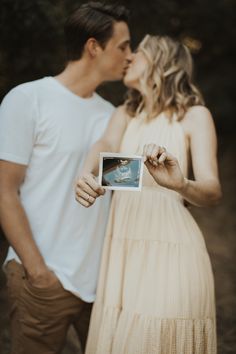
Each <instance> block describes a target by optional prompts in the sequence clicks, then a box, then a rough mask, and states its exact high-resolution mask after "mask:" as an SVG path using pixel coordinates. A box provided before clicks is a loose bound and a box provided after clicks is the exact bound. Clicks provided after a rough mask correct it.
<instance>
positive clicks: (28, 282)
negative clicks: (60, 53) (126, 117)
mask: <svg viewBox="0 0 236 354" xmlns="http://www.w3.org/2000/svg"><path fill="white" fill-rule="evenodd" d="M65 38H66V47H67V56H68V62H67V65H66V68H65V70H64V71H63V72H62V73H61V74H59V75H58V76H56V77H55V78H53V77H46V78H43V79H40V80H37V81H33V82H30V83H26V84H22V85H19V86H17V87H16V88H14V89H13V90H12V91H11V92H10V93H9V94H8V95H7V96H6V97H5V99H4V100H3V103H2V106H1V116H0V159H1V161H0V217H1V225H2V227H3V230H4V232H5V235H6V237H7V239H8V241H9V243H10V245H11V248H10V250H9V252H8V256H7V260H6V273H7V281H8V289H9V298H10V306H11V309H10V318H11V331H12V336H11V337H12V353H18V354H20V353H22V354H31V353H33V354H49V353H50V354H53V353H59V352H60V351H61V349H62V347H63V344H64V341H65V337H66V333H67V330H68V327H69V325H70V324H73V325H74V327H75V329H76V331H77V333H78V335H79V338H80V341H81V344H82V347H83V348H84V346H85V341H86V336H87V330H88V323H89V315H90V310H91V303H92V302H93V301H94V297H95V288H96V281H97V274H98V268H99V260H100V252H101V248H102V242H103V237H104V230H105V221H106V217H107V212H108V204H109V200H108V199H109V198H108V199H107V198H105V197H104V200H103V204H100V205H99V204H97V205H95V206H94V207H93V209H92V211H91V210H89V211H88V210H86V209H85V208H83V207H80V206H79V205H78V203H77V202H76V201H75V198H74V185H73V184H74V180H75V178H76V174H77V173H78V170H79V169H80V168H81V165H82V163H83V159H84V157H85V155H86V152H87V151H88V149H89V147H90V146H91V144H93V143H94V142H95V140H97V139H98V138H99V137H100V136H101V134H102V133H103V131H104V129H105V126H106V124H107V122H108V120H109V117H110V116H111V113H112V111H113V109H114V108H113V106H112V105H111V104H110V103H108V102H107V101H105V100H104V99H102V98H101V97H100V96H99V95H98V94H97V93H95V90H96V88H97V87H98V85H100V84H101V83H102V82H104V81H111V80H120V79H121V78H122V76H123V74H124V72H125V70H126V67H127V65H128V62H129V60H130V56H131V52H130V35H129V30H128V26H127V11H126V9H125V8H124V7H122V6H115V7H114V6H110V5H102V4H100V3H97V2H90V3H87V4H84V5H82V6H81V7H80V8H79V9H78V10H77V11H75V12H74V13H73V14H72V15H71V16H70V17H69V19H68V20H67V22H66V25H65Z"/></svg>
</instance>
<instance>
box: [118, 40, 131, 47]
mask: <svg viewBox="0 0 236 354" xmlns="http://www.w3.org/2000/svg"><path fill="white" fill-rule="evenodd" d="M130 42H131V40H130V39H126V40H125V41H123V42H121V43H120V44H119V46H120V45H128V44H130Z"/></svg>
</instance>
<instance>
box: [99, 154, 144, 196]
mask: <svg viewBox="0 0 236 354" xmlns="http://www.w3.org/2000/svg"><path fill="white" fill-rule="evenodd" d="M142 177H143V157H142V156H136V155H123V154H120V153H108V152H102V153H100V163H99V177H98V183H99V184H100V185H101V186H102V187H103V188H104V189H110V190H123V191H124V190H126V191H140V190H141V188H142Z"/></svg>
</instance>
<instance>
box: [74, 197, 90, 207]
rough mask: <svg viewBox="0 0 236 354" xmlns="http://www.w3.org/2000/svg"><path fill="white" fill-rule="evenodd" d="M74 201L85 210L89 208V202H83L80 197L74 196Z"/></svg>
mask: <svg viewBox="0 0 236 354" xmlns="http://www.w3.org/2000/svg"><path fill="white" fill-rule="evenodd" d="M75 199H76V200H77V202H78V203H80V204H81V205H83V206H84V207H85V208H88V207H89V206H90V204H89V202H86V200H84V199H83V198H81V197H78V196H77V195H76V197H75Z"/></svg>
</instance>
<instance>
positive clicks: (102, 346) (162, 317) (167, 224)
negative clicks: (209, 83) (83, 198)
mask: <svg viewBox="0 0 236 354" xmlns="http://www.w3.org/2000/svg"><path fill="white" fill-rule="evenodd" d="M148 143H156V144H158V145H160V146H164V147H165V148H166V149H167V150H168V151H169V152H170V153H172V154H173V155H174V156H175V157H176V158H177V159H178V161H179V164H180V167H181V169H182V171H183V173H184V175H185V176H187V149H186V143H185V135H184V131H183V128H182V125H181V124H180V123H179V122H178V121H176V120H172V121H170V120H169V119H168V118H167V117H166V116H165V115H164V114H161V115H159V116H158V117H157V118H155V119H153V120H151V121H150V122H146V120H145V119H144V117H143V116H142V115H140V116H138V117H137V118H134V119H132V120H131V121H130V123H129V125H128V128H127V130H126V132H125V134H124V137H123V141H122V144H121V152H123V153H127V154H142V151H143V146H144V145H145V144H148ZM215 353H216V331H215V300H214V281H213V275H212V269H211V264H210V261H209V256H208V253H207V250H206V246H205V242H204V239H203V236H202V233H201V231H200V230H199V227H198V226H197V224H196V222H195V221H194V219H193V218H192V216H191V214H190V213H189V211H188V210H187V208H186V207H185V206H184V204H183V199H182V198H181V196H180V195H179V194H178V193H176V192H174V191H171V190H168V189H166V188H164V187H161V186H159V185H158V184H157V183H156V182H155V181H154V179H153V178H152V177H151V175H150V174H149V173H148V171H147V169H146V167H144V175H143V187H142V191H141V192H133V191H132V192H131V191H116V192H115V193H114V195H113V198H112V205H111V210H110V217H109V222H108V227H107V233H106V238H105V243H104V251H103V257H102V263H101V270H100V278H99V283H98V290H97V297H96V301H95V304H94V307H93V312H92V317H91V323H90V329H89V335H88V342H87V348H86V354H215Z"/></svg>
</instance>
